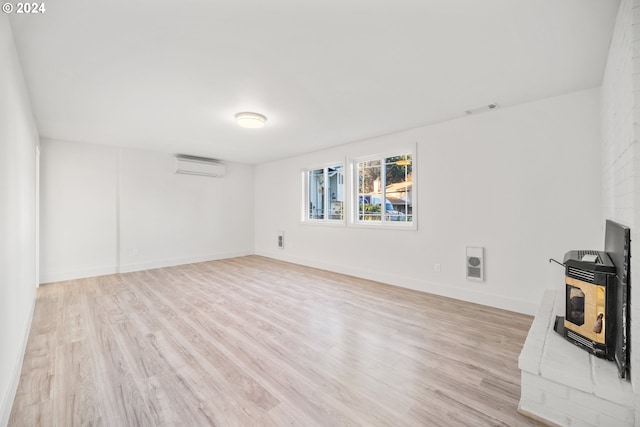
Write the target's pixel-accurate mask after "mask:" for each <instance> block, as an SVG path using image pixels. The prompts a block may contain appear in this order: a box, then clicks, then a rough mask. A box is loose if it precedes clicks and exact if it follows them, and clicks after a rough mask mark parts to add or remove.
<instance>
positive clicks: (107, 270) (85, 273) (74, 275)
mask: <svg viewBox="0 0 640 427" xmlns="http://www.w3.org/2000/svg"><path fill="white" fill-rule="evenodd" d="M117 272H118V268H117V267H116V266H110V267H102V268H93V269H90V270H78V271H65V272H61V273H45V274H42V276H41V278H40V284H41V285H44V284H47V283H55V282H64V281H65V280H75V279H82V278H85V277H96V276H106V275H107V274H115V273H117Z"/></svg>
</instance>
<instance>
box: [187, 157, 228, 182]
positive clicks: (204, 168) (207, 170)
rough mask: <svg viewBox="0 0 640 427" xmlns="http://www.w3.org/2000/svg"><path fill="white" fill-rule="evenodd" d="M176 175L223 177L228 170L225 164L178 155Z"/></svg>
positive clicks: (203, 158) (205, 158) (202, 158)
mask: <svg viewBox="0 0 640 427" xmlns="http://www.w3.org/2000/svg"><path fill="white" fill-rule="evenodd" d="M175 167H176V169H175V170H176V173H183V174H187V175H202V176H217V177H223V176H224V174H225V172H226V168H225V166H224V163H221V162H220V161H218V160H216V159H209V158H207V157H196V156H187V155H184V154H178V155H176V163H175Z"/></svg>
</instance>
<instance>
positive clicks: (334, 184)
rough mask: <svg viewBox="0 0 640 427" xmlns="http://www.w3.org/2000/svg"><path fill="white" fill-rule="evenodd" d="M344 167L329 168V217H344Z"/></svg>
mask: <svg viewBox="0 0 640 427" xmlns="http://www.w3.org/2000/svg"><path fill="white" fill-rule="evenodd" d="M343 169H344V168H343V167H342V166H336V167H333V168H327V179H328V181H329V182H328V183H327V191H328V192H329V193H328V196H329V219H342V218H343V217H344V209H343V208H344V170H343Z"/></svg>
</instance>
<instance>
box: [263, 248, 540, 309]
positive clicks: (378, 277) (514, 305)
mask: <svg viewBox="0 0 640 427" xmlns="http://www.w3.org/2000/svg"><path fill="white" fill-rule="evenodd" d="M255 254H256V255H260V256H264V257H267V258H273V259H278V260H281V261H287V262H291V263H294V264H299V265H305V266H307V267H313V268H319V269H322V270H328V271H332V272H336V273H341V274H347V275H349V276H355V277H360V278H363V279H368V280H373V281H376V282H381V283H385V284H388V285H393V286H398V287H401V288H406V289H413V290H416V291H420V292H425V293H430V294H434V295H440V296H443V297H448V298H453V299H457V300H461V301H467V302H471V303H475V304H481V305H486V306H489V307H495V308H500V309H503V310H508V311H515V312H517V313H524V314H529V315H533V314H535V312H536V311H537V309H538V304H536V303H535V302H532V301H528V300H521V299H516V298H507V297H503V296H499V295H494V294H489V293H484V292H478V291H473V290H469V289H462V288H459V287H454V286H451V285H447V284H445V283H437V282H430V281H427V280H417V279H414V278H411V277H402V276H398V275H397V274H381V273H378V272H376V273H372V272H371V271H368V270H364V269H360V268H354V267H352V266H349V265H340V264H332V263H325V262H318V261H317V260H310V259H306V258H300V257H297V256H292V255H286V254H282V253H279V252H268V251H261V250H256V253H255Z"/></svg>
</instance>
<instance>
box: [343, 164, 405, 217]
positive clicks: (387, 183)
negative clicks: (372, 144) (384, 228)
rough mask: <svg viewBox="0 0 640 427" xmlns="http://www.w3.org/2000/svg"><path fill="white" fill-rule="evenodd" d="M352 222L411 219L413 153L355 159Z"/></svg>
mask: <svg viewBox="0 0 640 427" xmlns="http://www.w3.org/2000/svg"><path fill="white" fill-rule="evenodd" d="M354 169H355V170H354V171H355V177H354V182H355V185H356V186H357V187H356V191H355V195H354V196H355V197H354V199H355V200H354V207H355V208H356V209H357V212H356V214H355V222H356V223H361V224H365V223H366V224H383V223H384V224H404V225H406V224H411V223H412V222H413V215H414V212H413V155H412V154H401V155H394V156H389V157H380V158H369V159H367V160H363V161H356V162H355V168H354Z"/></svg>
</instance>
